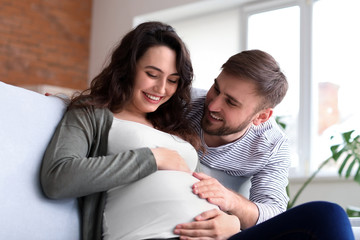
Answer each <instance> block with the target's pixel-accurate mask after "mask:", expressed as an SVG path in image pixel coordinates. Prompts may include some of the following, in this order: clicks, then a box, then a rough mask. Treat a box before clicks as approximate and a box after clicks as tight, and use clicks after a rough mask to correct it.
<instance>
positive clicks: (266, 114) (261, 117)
mask: <svg viewBox="0 0 360 240" xmlns="http://www.w3.org/2000/svg"><path fill="white" fill-rule="evenodd" d="M272 114H273V109H272V108H266V109H263V110H261V111H260V112H258V113H257V114H256V117H255V118H254V120H253V124H254V125H255V126H257V125H260V124H261V123H264V122H266V121H267V120H269V118H270V117H271V116H272Z"/></svg>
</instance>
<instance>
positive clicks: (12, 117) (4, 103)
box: [0, 82, 80, 240]
mask: <svg viewBox="0 0 360 240" xmlns="http://www.w3.org/2000/svg"><path fill="white" fill-rule="evenodd" d="M64 110H65V104H64V103H63V102H62V100H60V99H59V98H57V97H46V96H44V95H41V94H38V93H35V92H32V91H29V90H25V89H23V88H19V87H15V86H12V85H8V84H5V83H3V82H0V146H1V151H0V162H1V167H0V191H1V193H2V196H1V198H0V208H1V218H0V219H1V220H0V229H1V231H0V239H36V240H39V239H47V240H48V239H79V236H80V233H79V232H80V224H79V214H78V208H77V202H76V200H75V199H65V200H60V201H59V200H50V199H47V198H46V197H45V196H44V194H43V192H42V190H41V186H40V174H39V171H40V166H41V161H42V157H43V154H44V151H45V149H46V147H47V144H48V143H49V141H50V138H51V137H52V134H53V132H54V130H55V128H56V126H57V124H58V122H59V121H60V119H61V117H62V115H63V113H64Z"/></svg>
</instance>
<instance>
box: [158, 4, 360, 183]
mask: <svg viewBox="0 0 360 240" xmlns="http://www.w3.org/2000/svg"><path fill="white" fill-rule="evenodd" d="M203 2H204V3H203V4H206V3H205V2H207V1H203ZM215 2H217V3H218V4H219V5H216V6H217V7H214V8H212V9H211V8H208V6H207V8H206V9H207V11H206V12H204V11H202V12H201V13H197V14H193V15H191V16H190V17H189V16H187V17H185V18H184V17H181V15H179V16H175V15H176V14H175V13H176V12H177V11H178V10H176V9H171V14H167V15H168V16H169V15H171V18H167V17H161V14H159V13H156V14H153V15H152V16H154V15H156V17H157V19H158V20H161V21H165V22H168V23H170V24H171V25H172V26H174V27H175V29H176V31H177V32H178V33H179V35H180V37H182V38H183V40H184V41H185V43H186V44H187V46H188V47H189V50H190V53H191V57H192V60H193V67H194V72H195V82H194V86H195V87H200V88H204V89H208V88H209V87H210V86H211V85H212V83H213V80H214V78H215V77H216V76H217V75H218V73H219V70H220V67H221V64H223V63H224V62H225V61H226V60H227V59H228V58H229V57H230V56H231V55H233V54H235V53H237V52H239V51H241V50H245V49H255V48H257V49H261V50H264V51H266V52H268V53H270V54H271V55H272V56H274V58H275V59H276V60H277V61H278V62H279V64H280V67H281V68H282V70H283V71H284V73H285V74H286V76H287V78H288V81H289V91H288V93H287V96H286V97H285V99H284V100H283V102H282V103H280V104H279V106H277V107H276V109H275V115H277V116H282V117H283V121H284V122H285V123H286V124H287V130H286V131H287V134H288V136H289V137H290V139H291V149H292V169H291V172H290V174H291V176H303V175H308V174H310V173H311V172H313V171H314V170H315V169H316V168H317V167H318V166H319V164H320V163H321V162H322V161H324V160H325V159H326V158H327V157H328V156H329V155H330V150H329V149H330V146H331V145H332V144H334V143H335V142H333V141H330V137H331V136H332V135H334V136H339V134H340V133H341V132H345V131H348V130H353V129H354V130H357V131H359V130H360V127H359V126H360V125H359V122H360V108H358V107H357V102H358V97H357V94H358V89H359V88H360V72H359V71H358V65H359V60H358V58H359V56H360V31H359V30H358V26H357V25H358V23H359V22H360V15H359V14H358V12H359V10H360V1H359V0H266V1H265V0H264V1H251V0H234V1H228V2H231V4H233V5H232V6H231V7H229V6H228V7H227V9H225V8H226V6H224V5H225V2H227V1H225V2H223V1H222V0H219V1H216V0H214V1H212V3H215ZM236 2H237V3H238V4H237V5H236V4H235V5H234V3H236ZM198 4H200V3H198ZM219 6H222V9H220V10H218V7H219ZM191 9H201V7H199V6H197V8H194V7H191V6H189V7H188V8H186V12H187V13H188V14H189V12H190V11H191ZM204 9H205V8H204ZM194 11H195V10H194ZM165 15H166V14H165ZM153 19H154V18H153ZM335 140H336V138H335ZM324 170H325V169H324ZM324 170H323V171H322V173H324V172H325V174H328V173H330V174H334V173H335V168H334V167H331V166H330V167H329V169H328V171H324Z"/></svg>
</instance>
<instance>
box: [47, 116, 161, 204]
mask: <svg viewBox="0 0 360 240" xmlns="http://www.w3.org/2000/svg"><path fill="white" fill-rule="evenodd" d="M111 122H112V115H111V114H109V112H108V111H107V110H101V109H100V110H99V109H97V110H91V109H73V110H70V111H68V112H67V113H66V114H65V116H64V118H63V119H62V121H61V122H60V124H59V126H58V127H57V129H56V131H55V134H54V136H53V138H52V140H51V142H50V144H49V146H48V148H47V150H46V152H45V155H44V159H43V163H42V167H41V184H42V187H43V190H44V192H45V194H46V195H47V196H48V197H50V198H68V197H80V196H84V195H89V194H92V193H95V192H102V191H106V190H109V189H111V188H113V187H116V186H119V185H122V184H126V183H129V182H133V181H136V180H138V179H141V178H143V177H145V176H147V175H149V174H150V173H153V172H155V171H156V170H157V165H156V161H155V158H154V155H153V154H152V152H151V150H150V149H149V148H141V149H136V150H131V151H126V152H121V153H118V154H116V155H108V156H107V155H106V151H107V140H108V139H107V136H108V131H109V127H110V125H111Z"/></svg>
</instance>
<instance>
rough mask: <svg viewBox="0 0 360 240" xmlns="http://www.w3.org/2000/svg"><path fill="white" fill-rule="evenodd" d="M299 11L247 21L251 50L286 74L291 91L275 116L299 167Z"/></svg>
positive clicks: (267, 14) (277, 12) (285, 10)
mask: <svg viewBox="0 0 360 240" xmlns="http://www.w3.org/2000/svg"><path fill="white" fill-rule="evenodd" d="M299 39H300V10H299V7H298V6H294V7H288V8H282V9H278V10H274V11H268V12H263V13H258V14H254V15H251V16H250V17H249V20H248V49H260V50H263V51H266V52H268V53H269V54H271V55H272V56H273V57H274V58H275V59H276V60H277V61H278V62H279V64H280V67H281V69H282V70H283V72H284V73H285V75H286V77H287V79H288V82H289V90H288V92H287V94H286V97H285V98H284V100H283V101H282V102H281V103H280V104H279V105H278V106H277V107H276V108H275V110H274V114H275V115H276V116H281V117H283V118H282V121H284V122H285V123H286V129H287V130H286V133H287V135H288V136H289V137H290V139H291V151H292V166H293V167H298V166H299V159H298V154H297V130H298V125H297V123H298V120H297V119H298V113H299V64H300V63H299V61H300V60H299V59H300V56H299V54H300V50H299V49H300V45H299V44H300V42H299Z"/></svg>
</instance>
